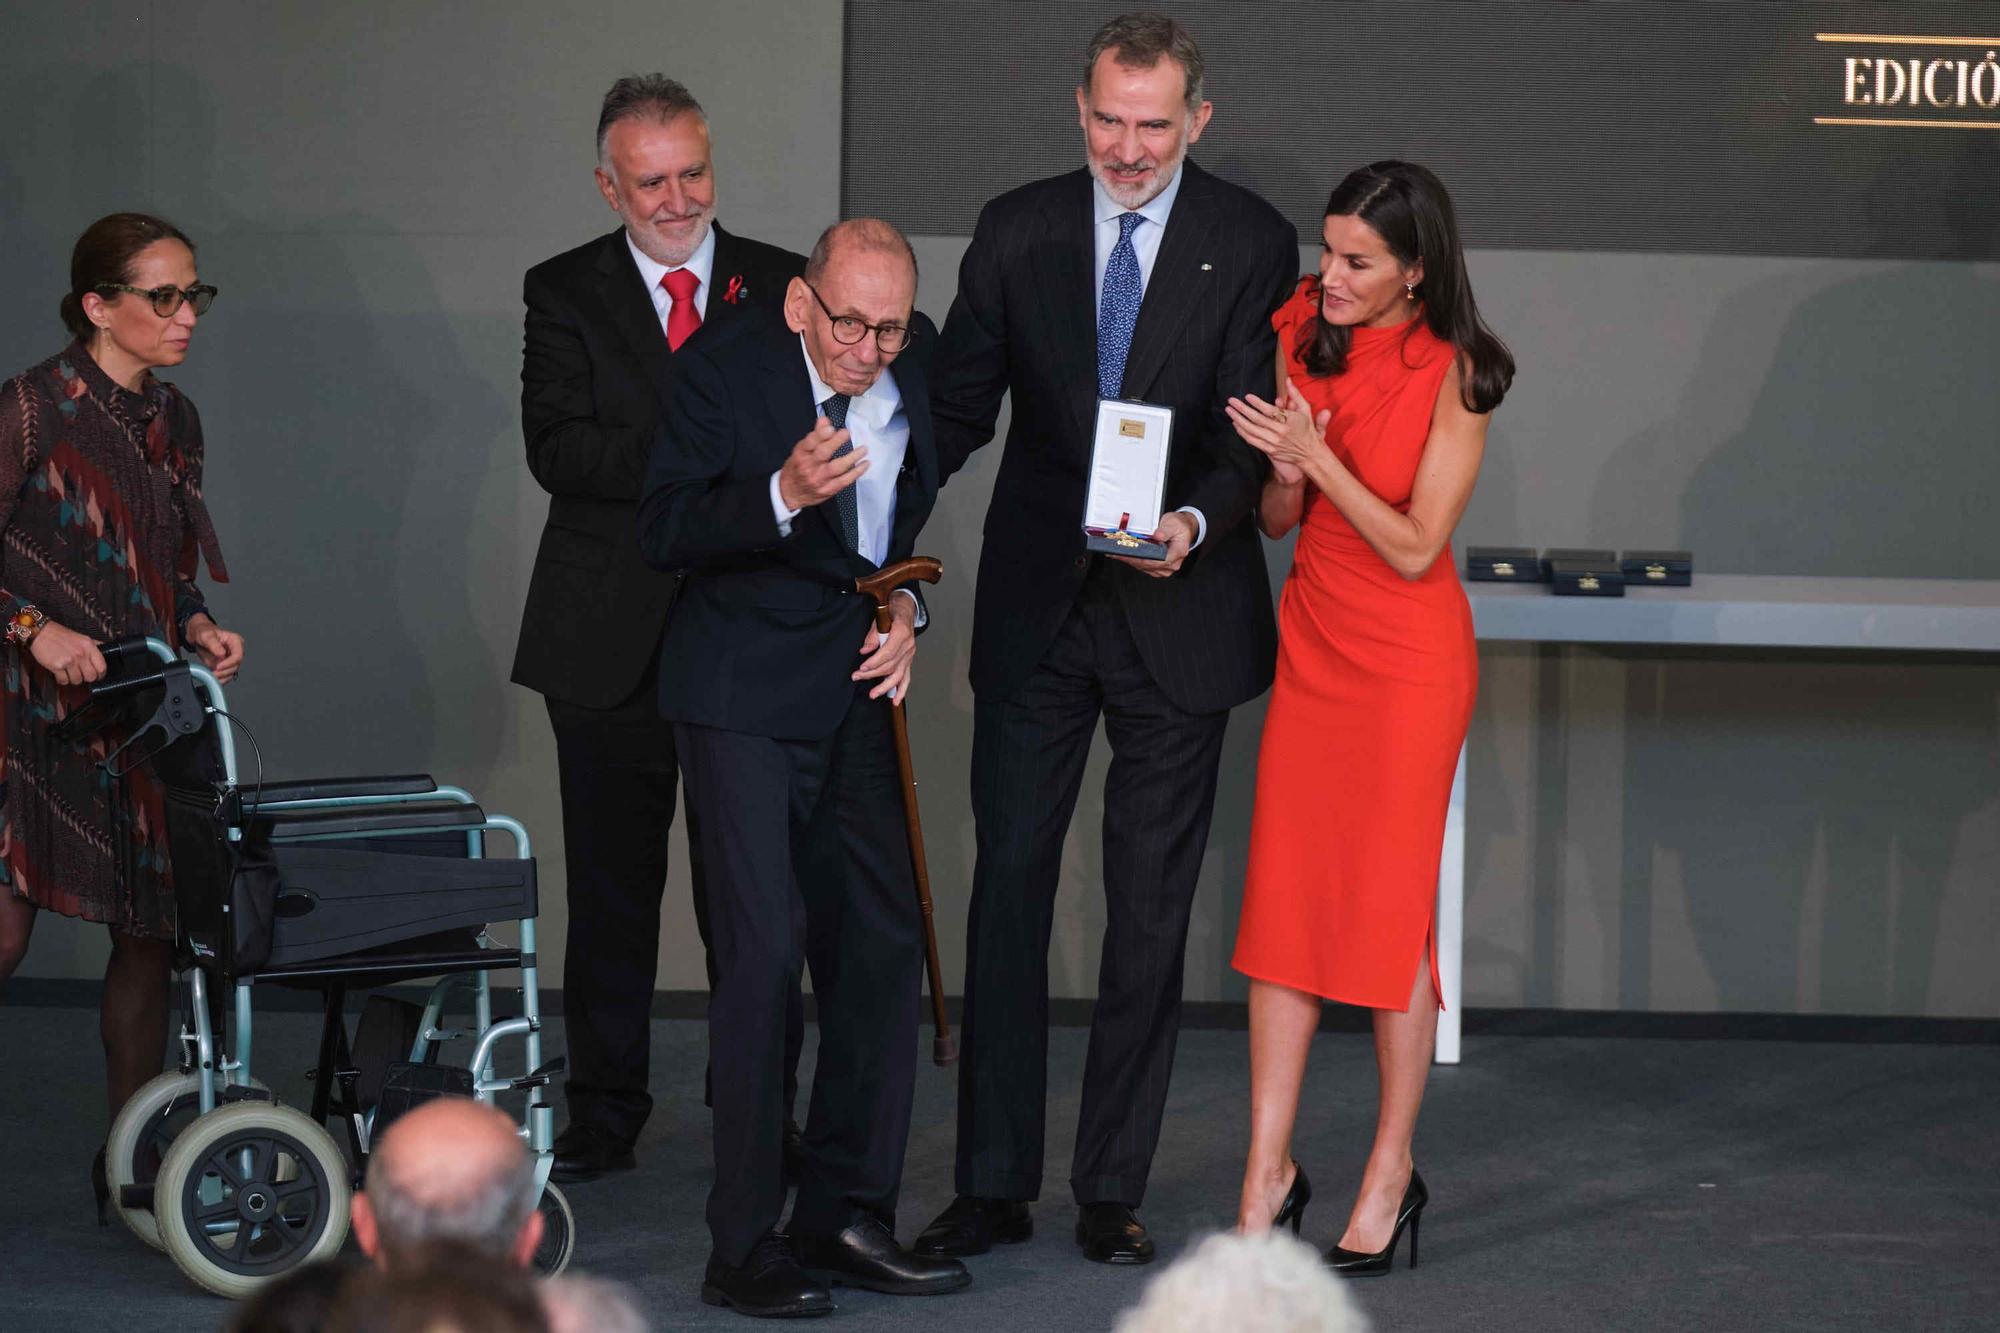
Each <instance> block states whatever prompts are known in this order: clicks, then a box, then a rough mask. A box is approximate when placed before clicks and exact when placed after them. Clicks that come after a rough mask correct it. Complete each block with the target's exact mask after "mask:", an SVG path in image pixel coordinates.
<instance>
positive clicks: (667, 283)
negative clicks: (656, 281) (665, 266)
mask: <svg viewBox="0 0 2000 1333" xmlns="http://www.w3.org/2000/svg"><path fill="white" fill-rule="evenodd" d="M660 285H661V286H662V287H664V288H666V289H667V295H668V296H671V297H673V298H674V304H673V308H672V309H670V310H668V311H667V346H668V347H670V348H672V349H673V350H674V351H676V352H678V351H680V350H681V344H682V343H684V342H686V341H687V340H688V339H689V338H690V337H692V336H693V335H694V331H695V330H696V329H698V328H700V327H701V311H700V310H699V309H698V308H697V307H696V306H695V303H694V294H695V291H696V290H697V289H698V288H699V287H700V286H701V279H700V278H698V277H696V276H695V275H694V273H693V271H692V270H690V269H684V268H677V269H675V270H674V271H673V272H671V273H662V274H661V275H660Z"/></svg>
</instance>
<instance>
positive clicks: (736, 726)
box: [639, 314, 939, 740]
mask: <svg viewBox="0 0 2000 1333" xmlns="http://www.w3.org/2000/svg"><path fill="white" fill-rule="evenodd" d="M914 328H915V338H914V340H913V341H912V342H911V344H910V346H909V347H908V348H907V349H906V350H905V351H904V352H903V353H902V354H901V355H900V356H898V357H897V358H896V360H895V361H894V362H892V363H891V364H890V366H889V368H888V369H887V370H885V371H884V372H883V373H884V374H887V375H891V376H894V377H895V381H896V387H897V389H898V390H899V391H900V392H901V394H902V397H903V411H904V413H905V414H906V416H907V417H908V419H909V424H910V442H909V447H908V449H907V450H906V452H905V454H904V459H903V468H902V471H901V472H899V473H898V474H897V477H896V513H895V522H894V525H893V527H892V529H891V532H890V539H889V551H888V555H889V563H891V564H893V563H894V562H896V561H898V560H903V559H907V558H908V557H909V555H910V553H911V551H912V550H914V549H915V545H916V539H917V532H918V530H919V529H920V528H922V527H923V525H924V520H925V519H927V518H929V517H930V512H931V506H932V504H933V503H934V502H935V500H936V499H937V490H938V482H939V477H938V466H937V448H936V444H935V442H934V436H933V432H932V429H931V414H930V407H929V388H928V380H927V376H926V374H925V371H926V365H927V362H928V360H929V357H930V353H931V351H932V348H933V347H934V345H935V341H936V336H937V335H936V331H935V329H934V328H933V327H932V325H931V323H930V321H929V320H928V319H926V318H925V317H924V316H923V315H921V314H919V315H917V316H916V318H915V320H914ZM682 351H683V353H684V355H683V356H682V358H681V362H682V363H681V364H680V365H679V366H677V367H676V369H675V376H674V388H673V393H672V396H671V397H670V398H669V400H668V404H667V413H666V417H665V419H664V420H663V421H662V422H661V426H660V438H659V442H658V443H657V444H656V446H655V447H654V449H653V455H652V463H651V465H650V466H649V467H648V469H647V472H646V495H645V499H644V500H642V501H641V502H640V505H639V545H640V548H641V549H642V551H643V552H644V554H645V557H646V560H647V561H648V563H650V564H651V565H652V566H653V567H654V568H656V569H685V570H686V571H687V578H686V582H685V585H684V587H683V589H682V592H681V598H680V602H679V603H678V604H677V605H676V607H675V609H674V614H673V618H672V620H671V621H670V622H669V623H668V626H667V637H666V646H665V649H664V651H663V652H662V653H661V654H660V710H661V712H662V713H663V714H665V716H666V717H668V718H669V719H671V720H673V721H676V722H692V723H696V724H699V725H701V726H705V727H718V728H721V729H723V730H727V731H741V732H748V733H750V734H752V735H757V736H775V737H780V738H783V739H787V740H819V739H822V738H824V737H827V736H830V735H832V734H833V732H834V730H835V729H836V728H838V727H839V725H840V722H841V719H842V718H843V717H845V716H846V714H847V709H848V706H849V704H850V703H851V702H852V701H853V698H854V689H855V685H854V682H853V681H852V680H851V679H850V677H851V676H852V675H853V672H854V668H855V667H856V666H858V665H859V664H860V661H861V658H860V653H859V652H858V649H859V648H860V646H861V636H862V634H863V633H864V632H865V631H866V627H867V625H868V623H869V621H870V620H871V619H872V618H873V615H874V602H873V601H872V600H871V599H869V598H865V597H862V596H861V595H859V594H858V593H856V592H855V591H854V580H855V579H856V578H859V577H861V576H862V575H865V574H869V573H872V572H873V571H874V570H875V569H876V566H875V565H873V564H871V563H870V562H869V561H868V560H866V559H865V558H863V557H862V556H860V555H858V554H856V553H855V552H853V551H851V550H848V549H847V548H846V546H845V544H844V543H843V542H842V541H841V537H840V530H839V520H838V518H837V517H836V516H835V513H834V506H833V505H832V504H830V503H828V504H820V505H814V506H811V507H808V508H807V509H805V510H803V511H802V512H801V513H800V514H799V516H798V517H797V518H795V519H793V520H792V523H791V535H790V536H780V535H779V532H778V520H777V516H776V515H775V514H773V513H772V512H771V474H772V473H773V472H775V471H777V470H778V469H779V468H780V467H781V466H783V464H784V461H785V459H786V457H787V456H788V455H789V454H790V453H791V451H792V446H793V445H795V444H797V443H798V441H799V440H800V439H801V438H802V437H804V436H805V435H806V434H807V433H809V432H810V431H811V430H812V428H813V422H814V420H815V419H816V418H817V417H818V415H819V411H818V407H817V405H816V404H814V402H813V400H812V389H811V381H810V380H808V379H807V378H806V368H805V360H804V353H803V352H802V351H801V350H800V346H799V335H798V334H796V333H794V332H792V331H791V330H790V329H789V328H787V327H785V325H784V323H783V322H782V321H781V320H779V319H776V318H767V317H765V316H763V315H761V314H760V315H759V316H758V317H757V318H756V319H754V320H752V319H745V320H741V321H738V324H737V326H736V327H735V328H733V329H731V330H729V332H728V333H727V334H726V335H725V336H723V337H719V338H716V339H712V340H710V341H709V342H706V343H704V344H703V345H702V346H701V347H700V348H698V349H696V348H694V346H693V343H692V342H690V343H689V344H688V345H687V346H685V347H683V348H682Z"/></svg>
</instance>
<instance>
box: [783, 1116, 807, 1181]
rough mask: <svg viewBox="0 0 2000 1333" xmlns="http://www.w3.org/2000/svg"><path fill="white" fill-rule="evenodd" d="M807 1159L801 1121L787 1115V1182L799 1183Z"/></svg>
mask: <svg viewBox="0 0 2000 1333" xmlns="http://www.w3.org/2000/svg"><path fill="white" fill-rule="evenodd" d="M805 1160H806V1136H805V1135H804V1134H803V1133H801V1132H800V1131H799V1122H798V1121H796V1120H794V1119H792V1118H791V1117H790V1116H786V1117H785V1183H786V1184H787V1185H796V1184H798V1183H799V1172H800V1170H801V1169H802V1167H803V1166H804V1164H805Z"/></svg>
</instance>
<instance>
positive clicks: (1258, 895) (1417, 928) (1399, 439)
mask: <svg viewBox="0 0 2000 1333" xmlns="http://www.w3.org/2000/svg"><path fill="white" fill-rule="evenodd" d="M1318 303H1319V286H1318V284H1317V282H1315V281H1314V280H1312V279H1310V278H1309V279H1307V280H1305V281H1303V282H1302V283H1301V284H1300V286H1299V290H1298V291H1297V292H1296V293H1295V294H1294V295H1293V297H1292V299H1291V300H1289V301H1287V302H1286V303H1285V304H1284V306H1282V307H1281V308H1280V309H1279V310H1278V313H1277V314H1276V315H1275V316H1273V317H1272V323H1273V324H1274V325H1276V327H1277V330H1278V345H1279V348H1280V350H1281V351H1283V352H1284V354H1285V356H1286V358H1287V362H1288V365H1289V373H1290V374H1291V377H1292V382H1293V383H1294V384H1296V385H1297V386H1298V387H1299V391H1300V392H1301V393H1303V394H1304V395H1305V396H1306V399H1307V400H1308V401H1309V402H1311V403H1312V405H1313V410H1314V412H1315V413H1317V412H1319V411H1321V410H1323V409H1328V408H1330V409H1332V411H1333V419H1332V420H1331V421H1330V422H1329V423H1328V425H1327V431H1326V443H1327V447H1328V448H1330V449H1332V450H1333V452H1334V453H1335V455H1337V456H1338V457H1339V458H1340V460H1341V462H1342V463H1344V464H1346V466H1347V468H1348V470H1349V471H1351V472H1353V473H1354V474H1355V476H1357V477H1358V478H1360V479H1361V481H1362V482H1363V484H1365V485H1366V486H1367V487H1368V489H1369V490H1371V491H1373V492H1374V493H1375V494H1376V495H1378V496H1380V497H1381V498H1382V499H1383V500H1385V501H1387V502H1388V503H1389V504H1391V505H1394V506H1395V507H1396V508H1398V509H1400V510H1404V511H1407V510H1408V508H1409V503H1410V488H1411V486H1412V484H1413V482H1414V481H1415V478H1416V472H1417V463H1418V460H1419V459H1421V458H1422V456H1423V451H1424V444H1425V442H1426V441H1427V440H1428V439H1429V436H1430V426H1431V415H1432V412H1433V411H1434V410H1435V408H1436V406H1437V396H1438V392H1439V389H1440V388H1441V387H1442V385H1443V383H1444V378H1445V376H1446V374H1447V373H1448V372H1449V371H1450V369H1451V360H1452V351H1451V348H1450V346H1449V345H1448V344H1446V343H1444V342H1443V341H1442V340H1440V339H1439V338H1437V337H1436V336H1435V335H1434V334H1432V333H1431V332H1430V331H1429V330H1428V329H1426V328H1425V327H1424V326H1423V325H1422V324H1421V323H1418V322H1415V321H1412V322H1410V323H1408V324H1404V325H1401V326H1398V327H1395V328H1387V329H1367V328H1356V329H1354V330H1353V341H1352V342H1351V343H1350V345H1349V353H1348V359H1347V369H1346V370H1345V371H1343V372H1342V373H1341V374H1339V375H1335V376H1330V377H1327V378H1324V379H1314V378H1312V377H1311V376H1310V375H1309V374H1308V373H1307V371H1306V368H1305V365H1304V363H1303V362H1302V361H1301V360H1300V358H1299V353H1298V351H1297V344H1298V341H1299V337H1300V330H1301V329H1302V328H1304V327H1306V326H1308V325H1310V324H1311V322H1312V319H1313V316H1314V313H1315V311H1316V309H1317V306H1318ZM1306 495H1307V499H1306V504H1305V511H1304V514H1303V515H1302V517H1301V520H1300V523H1299V534H1298V543H1297V546H1296V548H1295V550H1294V552H1293V556H1292V569H1291V573H1290V575H1289V576H1288V577H1287V578H1286V580H1285V589H1284V593H1283V595H1282V597H1281V598H1280V599H1279V603H1278V676H1277V682H1276V684H1275V685H1274V686H1273V687H1272V690H1271V703H1270V708H1269V710H1268V712H1267V713H1266V714H1265V719H1264V736H1263V741H1262V744H1261V747H1260V749H1259V751H1258V759H1257V803H1256V810H1255V813H1254V814H1253V816H1252V819H1251V830H1250V863H1249V871H1248V875H1247V878H1246V882H1245V884H1244V888H1243V914H1242V918H1241V921H1240V922H1239V924H1238V927H1237V933H1236V956H1235V958H1234V960H1233V962H1234V965H1235V967H1236V969H1237V970H1238V971H1240V972H1243V973H1244V974H1246V975H1248V976H1251V977H1255V978H1257V979H1259V980H1263V981H1271V982H1276V983H1278V984H1280V985H1284V986H1289V987H1292V988H1294V989H1296V990H1302V991H1308V992H1310V993H1312V994H1315V995H1320V996H1323V997H1325V998H1327V999H1330V1000H1338V1001H1341V1002H1343V1003H1346V1004H1355V1005H1364V1006H1366V1007H1368V1008H1371V1009H1396V1010H1402V1009H1405V1008H1406V1007H1407V1006H1408V1004H1409V1001H1410V994H1411V990H1412V988H1413V987H1414V985H1415V983H1416V973H1417V966H1418V963H1419V961H1420V960H1421V959H1423V958H1425V957H1428V958H1429V960H1430V967H1431V982H1432V988H1433V990H1434V991H1435V990H1436V989H1437V940H1436V936H1435V931H1434V929H1433V927H1434V918H1435V915H1436V908H1437V876H1438V858H1439V854H1440V852H1441V850H1442V848H1443V844H1444V821H1445V808H1446V806H1447V805H1448V804H1449V803H1450V799H1451V781H1452V775H1453V773H1454V772H1455V771H1456V769H1457V766H1458V754H1459V748H1460V746H1461V745H1463V743H1464V741H1465V732H1466V728H1467V726H1468V725H1470V723H1471V720H1472V701H1473V696H1474V694H1475V693H1476V691H1477V688H1478V679H1479V661H1478V657H1477V655H1476V653H1475V650H1474V644H1473V637H1472V611H1471V608H1470V607H1469V606H1468V605H1467V604H1466V600H1465V591H1464V589H1462V588H1461V587H1460V586H1459V582H1458V571H1457V568H1456V565H1455V564H1454V561H1453V558H1452V553H1451V549H1450V548H1449V547H1447V548H1446V549H1445V550H1444V551H1443V552H1442V553H1441V554H1440V555H1439V556H1438V559H1437V562H1436V563H1435V564H1433V565H1432V566H1431V568H1430V570H1429V571H1428V572H1427V573H1425V574H1424V576H1423V577H1422V578H1419V579H1416V580H1414V581H1412V580H1408V579H1405V578H1403V577H1402V576H1401V575H1399V574H1397V573H1396V572H1395V571H1394V570H1393V569H1391V568H1390V567H1389V565H1388V563H1387V562H1386V561H1384V560H1383V559H1382V557H1381V556H1379V555H1377V554H1376V553H1375V550H1374V548H1373V547H1371V546H1369V545H1368V543H1367V542H1366V541H1364V540H1363V539H1362V537H1361V535H1360V534H1359V533H1358V532H1356V531H1355V530H1354V528H1353V527H1352V526H1351V525H1350V524H1349V523H1348V522H1347V520H1346V519H1345V518H1342V517H1341V515H1340V511H1339V510H1337V509H1335V508H1334V506H1333V504H1332V503H1331V502H1330V501H1328V500H1327V498H1326V497H1325V496H1324V495H1322V494H1321V493H1320V492H1319V491H1318V490H1317V489H1316V488H1313V487H1311V486H1308V488H1307V492H1306ZM1440 1003H1442V996H1441V994H1440Z"/></svg>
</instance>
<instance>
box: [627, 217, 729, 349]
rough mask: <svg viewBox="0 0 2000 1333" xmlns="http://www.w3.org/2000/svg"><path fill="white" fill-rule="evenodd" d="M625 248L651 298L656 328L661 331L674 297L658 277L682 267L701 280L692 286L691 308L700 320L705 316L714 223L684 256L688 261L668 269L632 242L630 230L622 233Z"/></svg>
mask: <svg viewBox="0 0 2000 1333" xmlns="http://www.w3.org/2000/svg"><path fill="white" fill-rule="evenodd" d="M625 248H626V249H628V250H630V251H631V252H632V262H633V263H635V264H637V265H638V266H639V276H640V277H641V278H643V279H644V280H645V283H646V294H647V295H649V296H651V297H652V298H653V310H654V313H656V314H658V315H659V317H660V328H661V330H662V331H665V329H666V327H667V315H668V313H669V312H671V311H672V310H673V308H674V298H673V297H672V296H671V295H669V294H668V292H667V289H666V288H665V287H662V286H661V285H660V279H661V278H664V277H665V276H666V275H667V274H669V273H672V272H675V271H676V269H682V268H684V269H686V270H687V271H688V272H690V273H692V274H694V275H695V277H697V278H699V279H700V280H701V286H699V287H697V288H695V289H694V308H695V309H696V310H697V311H698V312H700V314H701V317H702V318H703V319H707V318H708V278H709V275H710V274H711V273H713V272H714V271H715V225H714V224H713V223H710V224H709V228H708V235H706V236H704V237H702V238H701V244H700V245H697V246H696V247H695V248H694V253H693V254H691V255H689V256H688V262H687V263H685V264H679V265H676V266H675V268H668V267H667V266H666V265H665V264H662V263H660V262H659V261H658V260H657V259H654V258H653V257H652V256H651V255H649V254H647V253H646V252H645V251H644V250H641V249H640V248H639V247H638V246H636V245H634V244H632V233H631V232H629V231H628V232H626V233H625Z"/></svg>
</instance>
